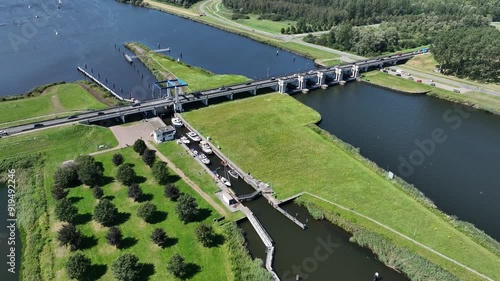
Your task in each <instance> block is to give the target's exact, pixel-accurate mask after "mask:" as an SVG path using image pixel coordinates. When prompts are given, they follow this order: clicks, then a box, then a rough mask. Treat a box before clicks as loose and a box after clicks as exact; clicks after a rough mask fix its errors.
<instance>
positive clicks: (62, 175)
mask: <svg viewBox="0 0 500 281" xmlns="http://www.w3.org/2000/svg"><path fill="white" fill-rule="evenodd" d="M78 184H79V182H78V173H77V170H76V166H75V165H68V166H64V167H59V168H57V170H56V172H55V173H54V186H55V187H58V188H68V187H73V186H76V185H78Z"/></svg>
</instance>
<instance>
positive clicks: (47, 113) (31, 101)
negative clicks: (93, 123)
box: [0, 82, 117, 128]
mask: <svg viewBox="0 0 500 281" xmlns="http://www.w3.org/2000/svg"><path fill="white" fill-rule="evenodd" d="M80 84H81V85H80ZM80 84H75V83H70V84H58V85H53V86H49V87H46V86H40V87H38V88H36V89H34V90H32V91H31V92H29V93H27V94H25V95H22V96H12V97H6V99H7V100H6V101H2V102H0V120H1V121H0V122H1V123H0V128H2V127H10V126H14V125H20V124H26V123H33V122H37V121H43V120H48V119H54V118H60V117H65V116H69V115H72V114H75V113H78V112H85V111H88V110H90V109H102V108H106V107H108V105H113V104H115V103H116V102H117V101H114V100H110V99H109V98H107V99H106V98H105V94H104V93H103V92H101V91H100V89H99V88H96V87H93V86H91V85H89V84H86V83H85V82H81V83H80ZM82 85H83V86H82ZM83 87H86V88H87V89H90V91H92V93H90V92H89V91H87V90H86V89H84V88H83ZM96 97H97V98H96Z"/></svg>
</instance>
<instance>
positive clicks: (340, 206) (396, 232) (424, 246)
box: [304, 191, 494, 281]
mask: <svg viewBox="0 0 500 281" xmlns="http://www.w3.org/2000/svg"><path fill="white" fill-rule="evenodd" d="M304 193H305V194H308V195H310V196H312V197H314V198H316V199H319V200H322V201H324V202H327V203H329V204H332V205H335V206H336V207H338V208H340V209H342V210H345V211H348V212H351V213H353V214H356V215H357V216H360V217H362V218H365V219H367V220H369V221H371V222H373V223H375V224H377V225H379V226H381V227H383V228H385V229H387V230H389V231H391V232H393V233H395V234H397V235H398V236H401V237H403V238H404V239H406V240H409V241H411V242H413V243H415V244H417V245H419V246H420V247H422V248H424V249H426V250H428V251H430V252H432V253H434V254H436V255H438V256H440V257H442V258H444V259H446V260H448V261H450V262H452V263H454V264H456V265H458V266H460V267H463V268H465V269H466V270H468V271H470V272H472V273H474V274H476V275H478V276H480V277H482V278H484V279H486V280H488V281H494V280H493V279H491V278H490V277H488V276H486V275H484V274H482V273H479V272H477V271H476V270H474V269H472V268H470V267H468V266H466V265H464V264H462V263H460V262H458V261H457V260H454V259H452V258H450V257H448V256H446V255H444V254H441V253H440V252H438V251H436V250H434V249H432V248H431V247H428V246H426V245H424V244H422V243H420V242H418V241H416V240H414V239H412V238H410V237H408V236H406V235H404V234H403V233H401V232H399V231H397V230H395V229H393V228H390V227H389V226H387V225H385V224H383V223H381V222H379V221H376V220H374V219H372V218H370V217H368V216H365V215H363V214H361V213H358V212H356V211H354V210H351V209H349V208H347V207H344V206H342V205H339V204H337V203H334V202H332V201H329V200H327V199H324V198H322V197H320V196H318V195H315V194H312V193H309V192H307V191H306V192H304Z"/></svg>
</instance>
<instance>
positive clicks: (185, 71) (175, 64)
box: [125, 43, 250, 92]
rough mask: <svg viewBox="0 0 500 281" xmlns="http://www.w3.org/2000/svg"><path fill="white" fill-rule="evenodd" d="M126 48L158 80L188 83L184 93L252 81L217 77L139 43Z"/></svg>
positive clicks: (231, 75)
mask: <svg viewBox="0 0 500 281" xmlns="http://www.w3.org/2000/svg"><path fill="white" fill-rule="evenodd" d="M125 47H126V48H127V49H129V50H130V51H132V52H133V53H134V54H135V55H137V56H138V58H139V59H140V60H141V62H142V63H144V65H146V67H147V68H148V69H149V70H150V71H151V73H153V75H154V76H155V77H156V79H158V80H160V81H163V80H166V79H177V78H179V79H182V80H183V81H184V82H186V83H187V84H188V86H187V88H188V91H184V92H197V91H201V90H208V89H214V88H218V87H221V86H223V85H226V86H228V85H234V84H240V83H244V82H247V81H250V79H248V78H246V77H245V76H242V75H234V74H222V75H217V74H214V73H212V72H210V71H208V70H205V69H202V68H199V67H195V66H191V65H188V64H186V63H184V62H182V61H176V60H175V59H173V58H171V57H169V56H166V55H163V54H160V53H156V52H152V51H151V50H150V49H149V48H148V47H146V46H144V45H142V44H139V43H126V44H125Z"/></svg>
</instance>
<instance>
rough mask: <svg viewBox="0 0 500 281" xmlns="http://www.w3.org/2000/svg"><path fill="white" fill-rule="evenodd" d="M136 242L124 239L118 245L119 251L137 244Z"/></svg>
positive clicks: (134, 239) (127, 238)
mask: <svg viewBox="0 0 500 281" xmlns="http://www.w3.org/2000/svg"><path fill="white" fill-rule="evenodd" d="M137 242H138V240H137V239H136V238H134V237H125V238H123V239H122V241H121V243H120V249H128V248H130V247H132V246H134V245H135V244H137Z"/></svg>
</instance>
